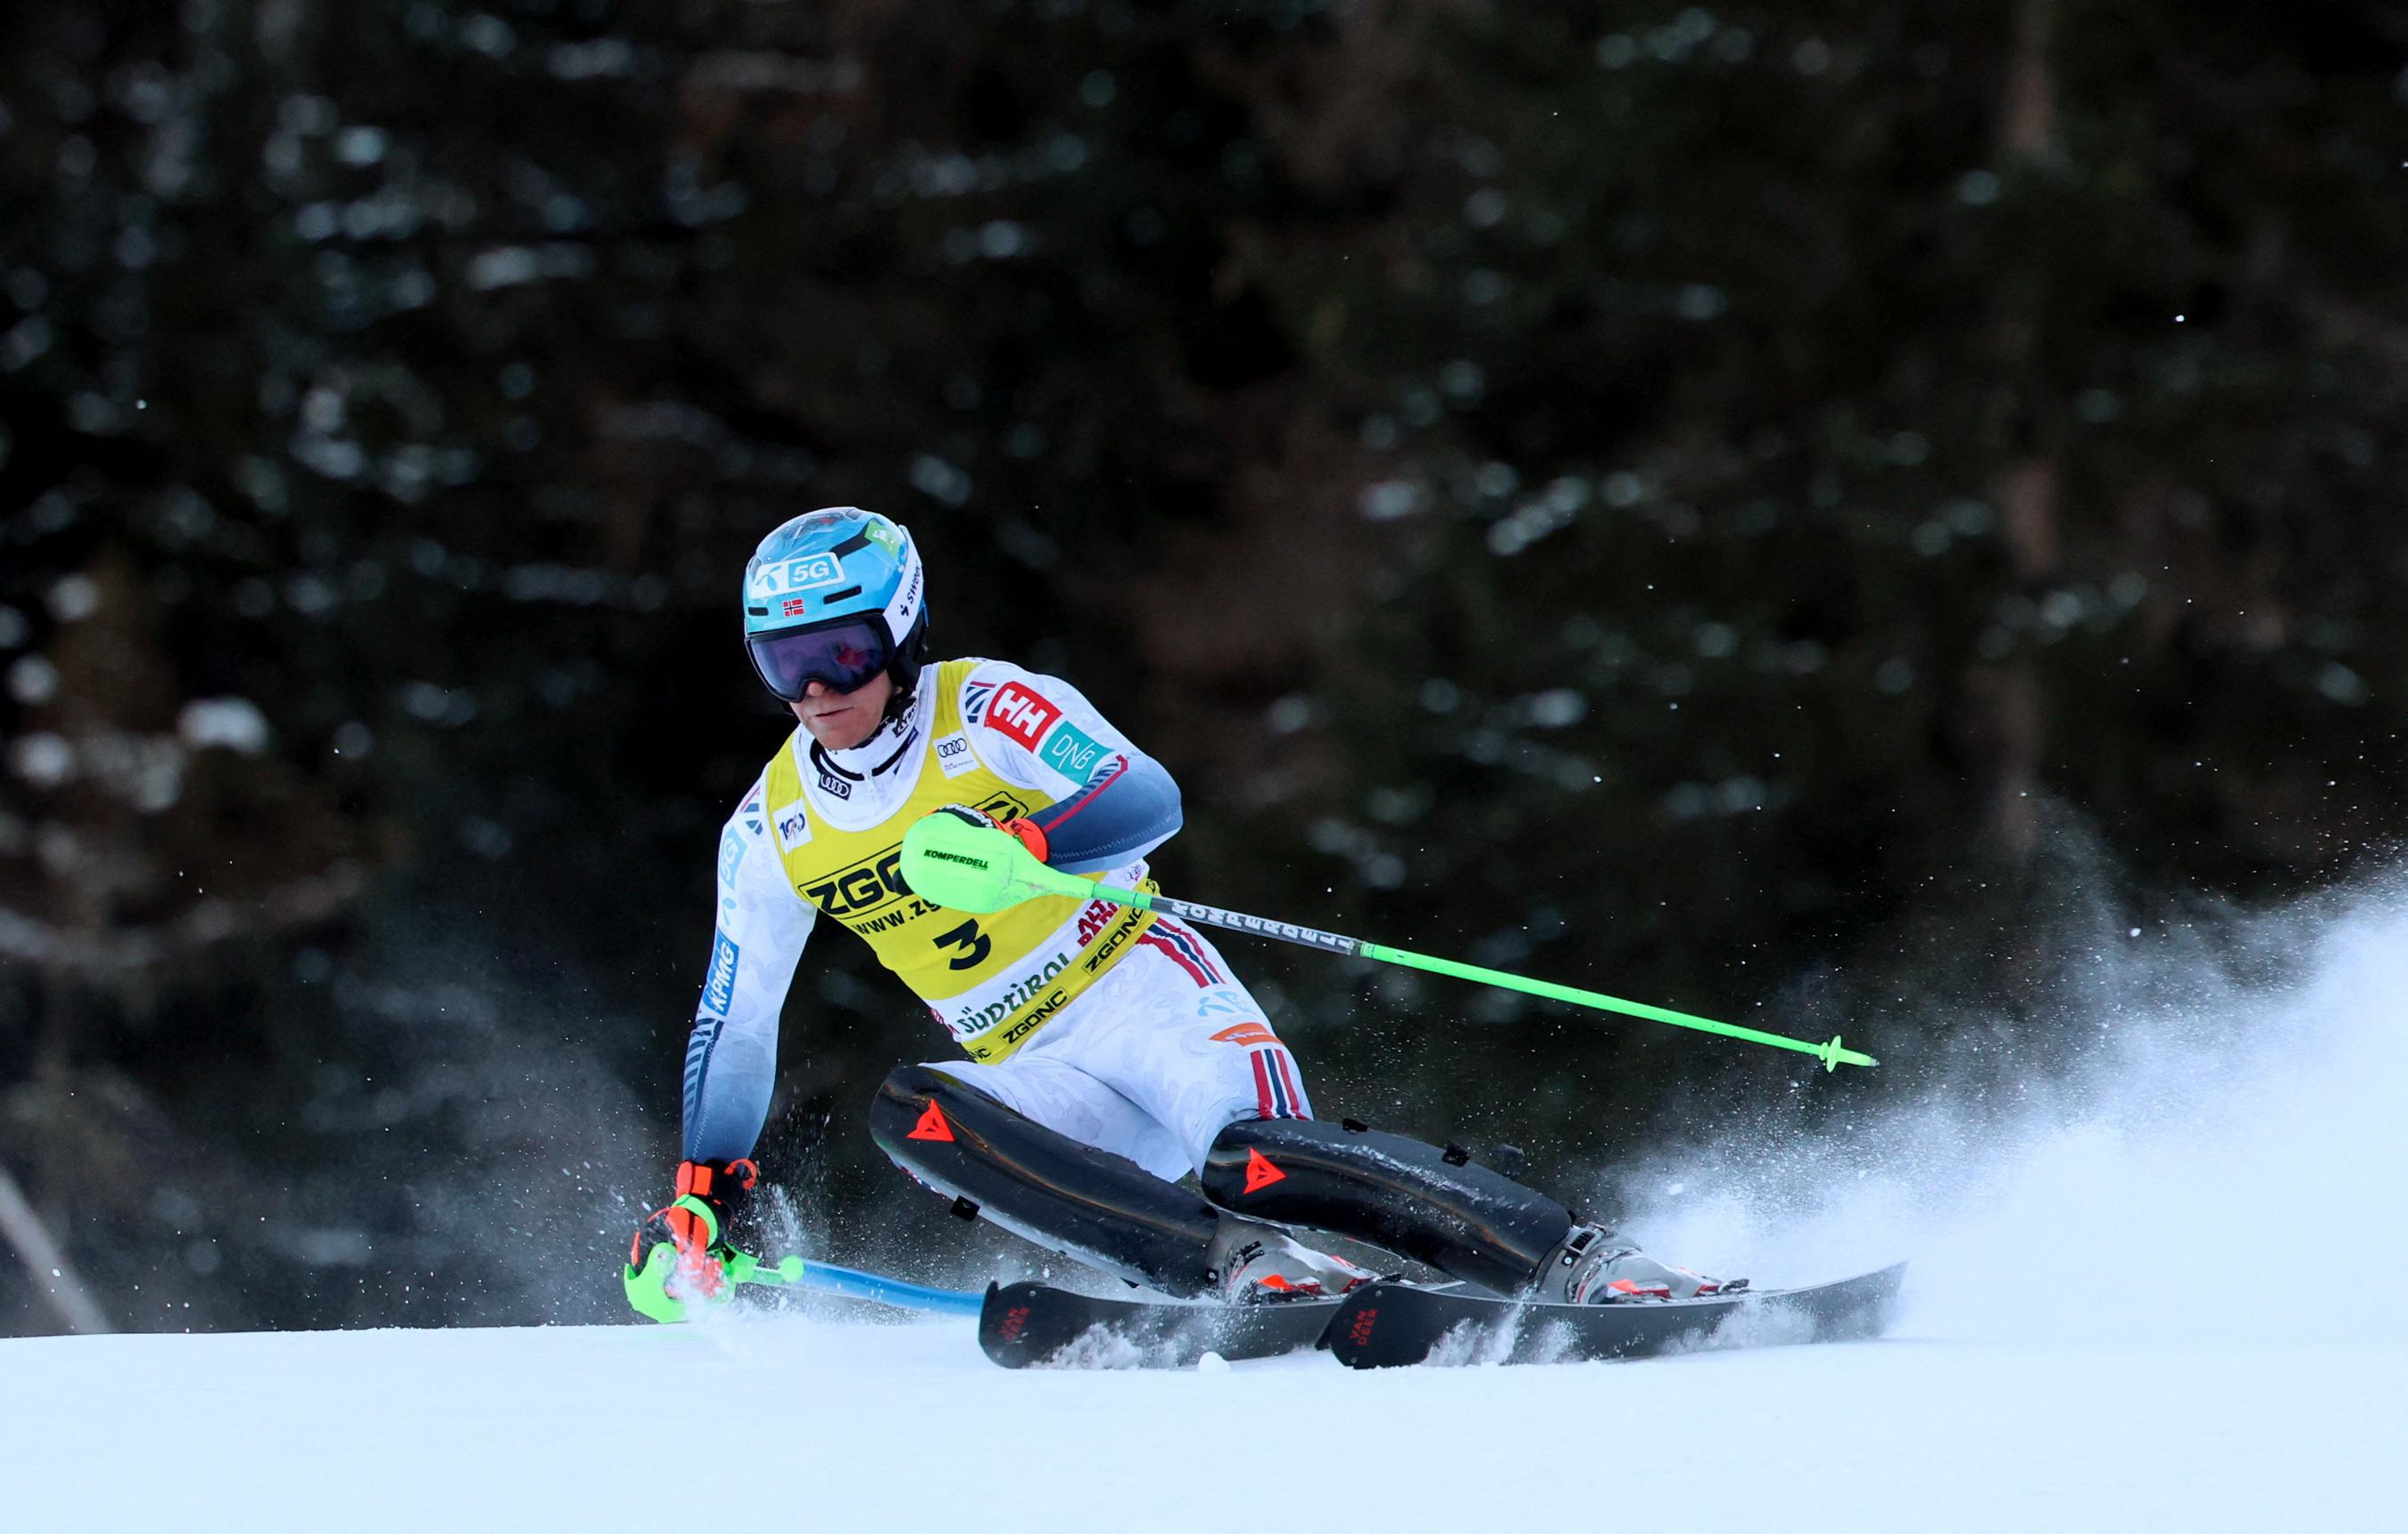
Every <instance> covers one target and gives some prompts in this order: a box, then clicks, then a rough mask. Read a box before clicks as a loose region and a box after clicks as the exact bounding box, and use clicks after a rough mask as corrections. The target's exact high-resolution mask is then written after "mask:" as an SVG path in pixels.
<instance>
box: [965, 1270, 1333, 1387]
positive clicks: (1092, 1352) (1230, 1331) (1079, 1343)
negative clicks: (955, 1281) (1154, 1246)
mask: <svg viewBox="0 0 2408 1534" xmlns="http://www.w3.org/2000/svg"><path fill="white" fill-rule="evenodd" d="M1338 1307H1339V1301H1337V1300H1334V1299H1283V1300H1277V1301H1273V1302H1271V1303H1269V1304H1261V1305H1220V1304H1214V1303H1211V1302H1210V1301H1200V1300H1176V1299H1097V1298H1096V1297H1093V1296H1092V1295H1074V1294H1072V1293H1071V1292H1070V1291H1068V1289H1056V1288H1054V1287H1053V1286H1052V1285H1050V1284H1044V1283H990V1284H988V1285H987V1289H986V1305H985V1308H984V1309H982V1311H981V1312H979V1346H980V1347H982V1348H984V1349H985V1350H986V1355H987V1356H988V1357H990V1358H992V1359H994V1360H995V1361H996V1363H998V1364H1001V1365H1002V1366H1003V1367H1004V1368H1006V1369H1026V1368H1027V1367H1029V1366H1030V1365H1031V1364H1047V1363H1051V1364H1055V1365H1058V1366H1061V1367H1064V1368H1070V1369H1185V1368H1188V1367H1191V1366H1192V1365H1194V1364H1195V1363H1196V1361H1197V1359H1199V1358H1201V1357H1203V1356H1204V1355H1205V1354H1207V1353H1217V1354H1219V1355H1221V1356H1222V1357H1224V1358H1269V1357H1275V1356H1277V1355H1280V1354H1283V1353H1294V1352H1296V1351H1297V1350H1298V1349H1300V1348H1309V1347H1312V1345H1313V1344H1314V1343H1316V1342H1318V1341H1320V1340H1321V1333H1322V1328H1323V1327H1325V1326H1327V1325H1328V1324H1329V1318H1330V1317H1331V1316H1333V1315H1335V1314H1337V1313H1338Z"/></svg>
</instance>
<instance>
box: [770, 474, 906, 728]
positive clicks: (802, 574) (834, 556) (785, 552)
mask: <svg viewBox="0 0 2408 1534" xmlns="http://www.w3.org/2000/svg"><path fill="white" fill-rule="evenodd" d="M744 648H745V649H746V650H747V651H748V652H751V654H752V656H753V670H754V671H756V672H757V673H759V675H760V678H761V681H762V682H763V683H764V684H765V685H766V686H767V687H768V689H769V691H771V692H772V693H775V694H776V695H778V696H780V697H781V698H784V699H787V700H788V701H790V702H791V701H795V700H797V699H800V698H801V697H802V696H803V695H804V692H805V690H806V689H807V688H809V686H810V683H812V682H813V681H818V682H822V683H824V684H825V685H826V686H828V687H829V688H831V689H833V690H834V691H837V692H839V693H850V692H852V691H853V690H854V689H856V688H858V687H861V686H863V685H865V684H866V683H867V682H868V681H870V679H872V678H873V677H875V676H877V675H878V673H879V672H881V671H884V672H887V673H888V674H889V675H891V676H893V677H894V679H895V684H896V698H897V699H898V700H900V699H902V698H906V697H909V696H910V691H911V684H912V682H913V681H916V680H918V677H919V674H920V663H921V659H922V657H923V656H924V655H925V653H926V652H927V648H928V604H927V577H926V574H925V571H924V570H923V569H922V568H921V565H920V552H919V550H917V549H915V548H913V547H912V545H911V535H910V534H909V533H907V532H905V531H904V530H903V528H902V527H901V526H900V525H899V524H897V523H893V522H889V521H888V520H887V519H886V518H884V517H882V516H880V515H878V514H877V513H876V512H873V511H864V510H862V509H859V508H858V507H852V506H831V507H825V508H823V509H820V510H817V511H807V512H805V513H804V514H803V515H801V516H799V517H796V518H794V519H793V520H791V521H789V522H787V523H784V524H783V525H782V526H781V527H779V528H778V529H777V530H776V531H775V532H773V533H771V534H770V535H769V536H768V537H767V538H763V539H762V540H761V546H760V547H759V548H757V549H755V550H753V557H752V559H751V560H750V561H748V562H747V563H746V564H745V566H744Z"/></svg>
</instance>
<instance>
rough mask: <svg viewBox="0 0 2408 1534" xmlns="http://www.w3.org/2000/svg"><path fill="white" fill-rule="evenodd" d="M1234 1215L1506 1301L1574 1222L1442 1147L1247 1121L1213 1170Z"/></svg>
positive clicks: (1294, 1123) (1210, 1179)
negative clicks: (1353, 1247)
mask: <svg viewBox="0 0 2408 1534" xmlns="http://www.w3.org/2000/svg"><path fill="white" fill-rule="evenodd" d="M1204 1196H1205V1197H1208V1198H1210V1199H1211V1200H1212V1202H1214V1203H1216V1204H1218V1205H1220V1206H1221V1207H1222V1208H1223V1209H1226V1210H1227V1211H1230V1212H1231V1213H1233V1214H1242V1215H1244V1216H1246V1217H1247V1218H1249V1219H1254V1220H1268V1221H1269V1222H1270V1223H1272V1224H1274V1225H1284V1226H1307V1227H1309V1228H1311V1229H1313V1230H1326V1231H1328V1232H1330V1233H1331V1234H1333V1235H1338V1236H1344V1237H1346V1238H1347V1239H1349V1240H1357V1241H1364V1242H1368V1243H1369V1244H1370V1245H1372V1246H1377V1247H1383V1248H1384V1249H1386V1250H1387V1251H1390V1252H1394V1253H1397V1254H1399V1255H1401V1256H1407V1257H1411V1258H1412V1259H1413V1260H1414V1261H1416V1262H1425V1263H1427V1264H1429V1266H1431V1267H1432V1268H1435V1269H1438V1270H1439V1271H1440V1272H1441V1273H1444V1274H1446V1275H1447V1276H1448V1277H1450V1278H1457V1279H1461V1280H1463V1281H1464V1282H1465V1283H1473V1284H1477V1285H1479V1286H1480V1287H1482V1288H1484V1289H1487V1290H1490V1291H1492V1292H1494V1293H1497V1294H1500V1295H1513V1294H1519V1293H1520V1292H1521V1291H1522V1290H1523V1289H1525V1288H1526V1287H1527V1286H1528V1284H1529V1283H1530V1281H1531V1279H1532V1278H1533V1277H1535V1276H1536V1275H1537V1273H1538V1271H1539V1265H1540V1264H1541V1262H1543V1261H1545V1260H1546V1257H1547V1254H1549V1253H1550V1252H1553V1251H1554V1250H1555V1246H1556V1244H1557V1243H1558V1242H1560V1241H1561V1240H1563V1239H1564V1237H1565V1236H1566V1235H1567V1234H1568V1233H1569V1232H1570V1230H1571V1227H1572V1216H1571V1211H1570V1210H1568V1209H1566V1208H1564V1206H1563V1205H1561V1204H1559V1203H1557V1202H1555V1200H1554V1199H1552V1198H1550V1197H1546V1196H1545V1195H1544V1194H1541V1193H1536V1192H1533V1191H1532V1190H1531V1189H1528V1188H1526V1187H1524V1186H1523V1185H1522V1184H1521V1183H1516V1182H1514V1181H1513V1180H1512V1178H1509V1177H1506V1176H1505V1175H1503V1174H1502V1173H1500V1172H1494V1171H1491V1170H1489V1169H1488V1168H1485V1167H1478V1166H1474V1165H1472V1164H1471V1163H1470V1161H1469V1159H1468V1158H1467V1159H1466V1160H1464V1161H1462V1162H1460V1163H1458V1162H1456V1161H1455V1160H1453V1159H1451V1158H1450V1155H1449V1154H1448V1153H1446V1152H1441V1150H1439V1149H1438V1147H1436V1146H1434V1145H1425V1144H1423V1143H1422V1142H1421V1141H1419V1140H1407V1139H1405V1138H1404V1137H1403V1136H1402V1135H1391V1134H1383V1133H1382V1132H1381V1131H1379V1130H1377V1129H1363V1128H1355V1127H1348V1126H1345V1125H1335V1124H1326V1123H1323V1122H1321V1121H1319V1120H1316V1119H1261V1120H1254V1119H1240V1120H1239V1121H1238V1122H1237V1123H1235V1124H1232V1125H1229V1126H1228V1127H1227V1128H1226V1129H1224V1130H1222V1131H1221V1133H1220V1134H1219V1135H1218V1136H1217V1137H1215V1139H1214V1140H1213V1141H1212V1149H1211V1154H1210V1155H1209V1156H1208V1158H1207V1160H1206V1162H1205V1166H1204Z"/></svg>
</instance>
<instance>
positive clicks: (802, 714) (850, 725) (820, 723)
mask: <svg viewBox="0 0 2408 1534" xmlns="http://www.w3.org/2000/svg"><path fill="white" fill-rule="evenodd" d="M809 708H810V705H808V704H804V705H800V706H798V707H797V708H796V710H795V712H796V716H797V717H799V718H800V719H801V720H802V722H803V728H804V729H805V730H807V731H809V732H810V738H812V739H814V740H816V741H818V742H819V743H820V744H821V745H822V746H823V747H824V748H825V749H827V750H829V751H851V750H852V749H853V747H855V746H858V745H861V744H862V743H864V742H865V741H867V739H868V738H870V737H871V736H873V735H875V734H877V733H878V713H877V710H873V709H869V708H866V707H864V706H863V705H861V704H858V703H849V704H846V705H844V706H843V707H841V708H837V709H830V710H826V711H825V712H823V713H811V712H806V711H805V710H807V709H809Z"/></svg>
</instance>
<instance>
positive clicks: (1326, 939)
mask: <svg viewBox="0 0 2408 1534" xmlns="http://www.w3.org/2000/svg"><path fill="white" fill-rule="evenodd" d="M903 882H905V883H907V884H909V885H910V887H911V893H913V894H914V895H917V896H919V897H920V898H921V899H923V900H926V901H928V902H929V903H930V904H932V905H939V906H943V907H944V908H946V909H947V910H967V911H974V912H975V911H993V910H1003V909H1004V908H1006V907H1007V906H1016V905H1018V904H1020V902H1022V901H1023V900H1028V899H1033V898H1035V897H1036V896H1040V895H1064V896H1072V897H1073V898H1076V899H1082V900H1110V901H1111V902H1113V903H1114V904H1116V905H1123V906H1134V907H1135V908H1137V909H1138V910H1157V911H1164V912H1167V913H1168V914H1170V915H1173V916H1177V917H1179V918H1180V919H1182V920H1183V921H1189V922H1197V923H1200V924H1202V925H1206V926H1216V927H1222V928H1226V930H1228V931H1231V932H1251V933H1253V934H1254V936H1255V937H1257V938H1274V939H1278V940H1280V941H1282V942H1290V943H1297V944H1301V945H1302V946H1304V947H1306V948H1318V949H1320V950H1322V951H1323V952H1325V953H1342V954H1345V955H1347V956H1348V957H1355V958H1366V959H1376V960H1378V961H1379V962H1380V963H1382V964H1394V965H1400V966H1402V967H1404V968H1408V969H1421V970H1426V971H1427V972H1428V973H1430V974H1433V975H1451V976H1453V977H1455V979H1456V980H1468V981H1472V982H1477V983H1479V984H1482V985H1494V986H1498V987H1499V988H1500V989H1503V990H1508V991H1519V992H1521V993H1523V994H1524V995H1526V996H1547V997H1549V998H1551V999H1553V1000H1556V1001H1569V1002H1570V1003H1571V1004H1572V1005H1574V1006H1576V1007H1590V1008H1594V1009H1596V1010H1597V1011H1605V1012H1620V1013H1622V1014H1623V1015H1625V1016H1627V1017H1644V1018H1649V1019H1652V1020H1654V1021H1655V1022H1657V1023H1670V1024H1671V1025H1673V1026H1674V1027H1680V1028H1695V1029H1697V1030H1698V1031H1699V1032H1700V1033H1712V1034H1720V1035H1721V1036H1722V1037H1723V1038H1725V1039H1741V1040H1743V1041H1744V1042H1747V1043H1751V1044H1763V1045H1767V1046H1769V1047H1770V1048H1772V1049H1785V1050H1795V1051H1796V1052H1797V1053H1799V1054H1811V1055H1813V1056H1814V1058H1816V1059H1818V1060H1820V1061H1822V1062H1823V1068H1824V1069H1825V1070H1837V1069H1839V1068H1841V1067H1842V1066H1843V1065H1848V1066H1873V1065H1879V1064H1880V1063H1881V1062H1880V1061H1878V1060H1875V1059H1874V1058H1873V1057H1872V1056H1871V1055H1870V1054H1860V1053H1858V1052H1857V1051H1856V1050H1852V1049H1843V1048H1842V1047H1841V1045H1840V1039H1839V1036H1838V1035H1836V1034H1834V1035H1833V1036H1832V1038H1831V1041H1830V1042H1829V1043H1828V1044H1812V1043H1808V1042H1807V1041H1806V1040H1805V1039H1791V1038H1787V1037H1785V1036H1784V1035H1782V1034H1777V1033H1766V1032H1764V1031H1763V1030H1761V1029H1758V1028H1743V1027H1741V1026H1740V1025H1737V1024H1735V1023H1717V1022H1715V1021H1714V1020H1713V1019H1712V1018H1710V1017H1699V1016H1696V1015H1695V1014H1693V1013H1690V1012H1677V1011H1673V1010H1672V1009H1670V1008H1669V1007H1651V1006H1649V1005H1648V1004H1647V1003H1645V1002H1643V1001H1625V1000H1623V999H1622V998H1621V997H1620V996H1607V995H1605V994H1604V993H1603V992H1601V991H1584V990H1582V989H1580V988H1579V987H1578V986H1573V985H1558V984H1555V982H1552V981H1544V980H1532V979H1531V978H1530V977H1528V976H1527V975H1515V974H1509V973H1507V972H1506V971H1504V970H1502V969H1489V968H1483V967H1482V966H1480V965H1476V964H1461V963H1458V962H1456V961H1455V960H1454V959H1434V958H1431V957H1429V956H1428V955H1427V954H1424V953H1409V952H1407V951H1406V950H1404V949H1401V948H1390V947H1388V946H1387V945H1386V944H1384V943H1371V942H1365V941H1363V940H1362V939H1359V938H1346V937H1340V935H1339V934H1337V933H1335V932H1322V931H1318V930H1316V929H1315V928H1312V927H1309V926H1297V925H1296V924H1294V923H1293V922H1274V921H1271V920H1269V919H1268V918H1266V917H1261V916H1249V915H1247V914H1246V913H1245V912H1243V911H1237V910H1222V909H1221V908H1220V907H1218V906H1206V905H1198V904H1197V903H1196V902H1195V901H1193V900H1174V899H1172V898H1171V897H1170V896H1167V895H1153V894H1148V893H1147V892H1145V891H1143V890H1122V889H1114V888H1112V887H1111V885H1109V884H1098V883H1095V882H1091V881H1088V880H1085V879H1082V878H1080V877H1079V876H1078V875H1077V874H1069V873H1064V872H1062V871H1061V870H1060V869H1058V868H1049V867H1046V866H1045V865H1044V864H1042V863H1039V862H1038V861H1037V859H1036V857H1035V856H1034V855H1033V854H1031V853H1029V851H1028V849H1027V848H1025V847H1023V846H1022V845H1021V844H1020V841H1019V839H1017V838H1014V837H1012V836H1011V835H1010V834H1008V833H1006V832H1003V831H998V830H996V829H995V828H994V827H993V826H988V825H979V824H973V823H971V822H969V821H966V820H964V819H962V818H961V817H960V816H958V815H949V814H946V813H944V812H943V811H941V810H940V811H939V812H937V813H936V814H932V815H927V816H924V817H923V818H922V819H921V820H919V821H918V822H917V823H916V824H913V825H912V827H911V829H910V831H908V832H906V833H904V837H903Z"/></svg>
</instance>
